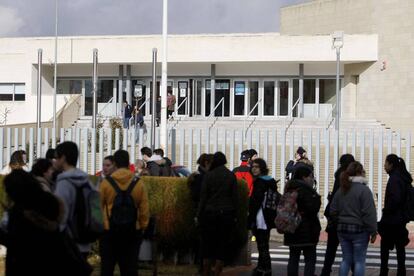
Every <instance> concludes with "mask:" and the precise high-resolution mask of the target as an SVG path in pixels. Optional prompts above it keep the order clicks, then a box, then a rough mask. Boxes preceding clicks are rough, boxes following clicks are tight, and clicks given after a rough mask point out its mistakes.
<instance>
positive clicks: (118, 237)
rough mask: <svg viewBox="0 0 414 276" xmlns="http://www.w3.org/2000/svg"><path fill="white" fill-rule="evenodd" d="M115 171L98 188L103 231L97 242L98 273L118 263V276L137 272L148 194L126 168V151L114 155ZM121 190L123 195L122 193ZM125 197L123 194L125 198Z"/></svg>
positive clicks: (106, 272) (109, 272)
mask: <svg viewBox="0 0 414 276" xmlns="http://www.w3.org/2000/svg"><path fill="white" fill-rule="evenodd" d="M114 161H115V167H116V171H115V172H114V173H112V174H111V176H108V177H106V178H105V179H104V180H103V182H102V184H101V187H100V194H101V208H102V210H104V212H103V213H104V214H106V215H105V216H104V227H105V233H104V235H103V237H102V239H101V242H100V253H101V275H102V276H107V275H111V276H112V275H113V273H114V268H115V265H116V264H118V266H119V269H120V272H121V275H138V256H139V248H140V245H141V241H142V233H143V231H144V230H145V229H146V228H147V226H148V222H149V206H148V195H147V193H146V191H145V189H144V186H143V184H142V182H139V181H138V180H139V178H137V177H135V175H134V173H132V172H131V171H130V170H129V169H128V166H129V154H128V152H127V151H125V150H118V151H117V152H115V154H114ZM122 192H126V195H124V196H122V194H121V193H122ZM125 196H126V197H125Z"/></svg>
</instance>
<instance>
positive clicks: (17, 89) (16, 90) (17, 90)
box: [14, 84, 82, 94]
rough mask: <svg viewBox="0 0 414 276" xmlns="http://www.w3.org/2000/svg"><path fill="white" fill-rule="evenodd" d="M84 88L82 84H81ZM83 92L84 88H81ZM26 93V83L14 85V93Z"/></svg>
mask: <svg viewBox="0 0 414 276" xmlns="http://www.w3.org/2000/svg"><path fill="white" fill-rule="evenodd" d="M81 89H82V84H81ZM81 92H82V90H81ZM25 93H26V85H24V84H15V85H14V94H25Z"/></svg>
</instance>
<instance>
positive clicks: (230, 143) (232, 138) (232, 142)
mask: <svg viewBox="0 0 414 276" xmlns="http://www.w3.org/2000/svg"><path fill="white" fill-rule="evenodd" d="M229 131H230V139H229V140H230V141H229V145H230V170H233V169H234V144H235V141H234V129H231V130H229ZM242 135H243V131H242Z"/></svg>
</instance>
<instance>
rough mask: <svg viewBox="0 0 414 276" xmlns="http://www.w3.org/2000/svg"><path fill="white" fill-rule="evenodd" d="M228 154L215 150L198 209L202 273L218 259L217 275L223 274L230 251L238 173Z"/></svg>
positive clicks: (206, 274) (206, 271) (209, 271)
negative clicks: (230, 162) (229, 166)
mask: <svg viewBox="0 0 414 276" xmlns="http://www.w3.org/2000/svg"><path fill="white" fill-rule="evenodd" d="M226 163H227V160H226V156H225V155H224V154H223V153H221V152H216V153H215V154H214V156H213V162H212V164H211V167H210V171H209V172H208V173H207V174H206V176H205V178H204V182H203V185H202V189H201V199H200V204H199V207H198V212H197V222H198V223H199V225H200V231H201V240H202V242H201V243H202V256H203V275H204V276H208V275H210V273H211V264H212V261H213V260H215V267H214V275H216V276H217V275H220V274H221V272H222V270H223V266H224V260H225V259H226V258H227V257H228V256H229V255H231V253H232V252H229V248H230V240H231V235H232V233H233V231H234V227H235V220H236V210H237V206H238V187H237V179H236V176H235V175H234V174H233V173H232V172H231V171H230V170H229V169H227V168H226V166H225V165H226Z"/></svg>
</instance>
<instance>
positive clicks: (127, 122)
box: [123, 118, 131, 128]
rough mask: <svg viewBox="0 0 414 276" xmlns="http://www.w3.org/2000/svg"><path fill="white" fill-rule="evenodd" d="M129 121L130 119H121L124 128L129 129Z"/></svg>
mask: <svg viewBox="0 0 414 276" xmlns="http://www.w3.org/2000/svg"><path fill="white" fill-rule="evenodd" d="M129 119H131V118H124V119H123V123H124V128H129Z"/></svg>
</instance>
